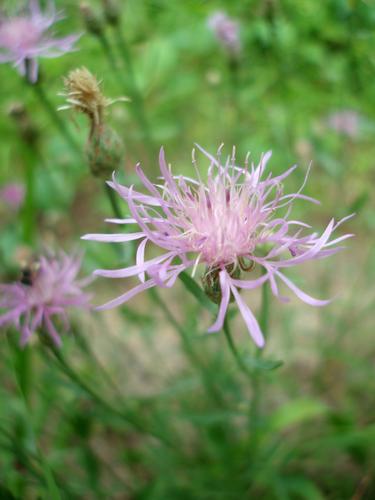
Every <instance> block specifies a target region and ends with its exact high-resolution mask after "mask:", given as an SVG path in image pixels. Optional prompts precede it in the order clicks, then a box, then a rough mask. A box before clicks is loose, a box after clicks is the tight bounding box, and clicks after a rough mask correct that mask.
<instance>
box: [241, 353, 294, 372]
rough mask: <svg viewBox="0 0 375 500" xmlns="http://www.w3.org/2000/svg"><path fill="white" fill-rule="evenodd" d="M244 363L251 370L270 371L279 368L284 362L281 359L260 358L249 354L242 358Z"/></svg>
mask: <svg viewBox="0 0 375 500" xmlns="http://www.w3.org/2000/svg"><path fill="white" fill-rule="evenodd" d="M243 359H244V362H245V363H246V365H247V366H248V367H249V368H250V369H251V370H259V371H271V370H276V369H277V368H280V366H282V365H283V364H284V361H282V360H281V359H262V358H255V357H251V356H246V357H244V358H243Z"/></svg>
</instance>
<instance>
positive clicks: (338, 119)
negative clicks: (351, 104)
mask: <svg viewBox="0 0 375 500" xmlns="http://www.w3.org/2000/svg"><path fill="white" fill-rule="evenodd" d="M327 123H328V126H329V127H330V128H331V129H333V130H335V131H336V132H339V133H340V134H343V135H346V136H347V137H350V138H351V139H355V138H356V137H357V136H358V135H359V125H360V117H359V114H358V113H357V112H356V111H354V110H352V109H344V110H342V111H337V112H336V113H332V114H331V115H329V117H328V119H327Z"/></svg>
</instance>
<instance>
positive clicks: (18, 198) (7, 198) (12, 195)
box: [0, 182, 25, 210]
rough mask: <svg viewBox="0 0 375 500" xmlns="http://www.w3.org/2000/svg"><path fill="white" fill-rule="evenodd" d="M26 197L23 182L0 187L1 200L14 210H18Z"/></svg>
mask: <svg viewBox="0 0 375 500" xmlns="http://www.w3.org/2000/svg"><path fill="white" fill-rule="evenodd" d="M24 198H25V188H24V187H23V185H22V184H19V183H17V182H12V183H10V184H6V185H5V186H3V187H2V188H0V200H1V201H2V202H4V203H5V204H6V205H8V207H10V208H12V209H13V210H18V209H19V208H20V207H21V205H22V203H23V200H24Z"/></svg>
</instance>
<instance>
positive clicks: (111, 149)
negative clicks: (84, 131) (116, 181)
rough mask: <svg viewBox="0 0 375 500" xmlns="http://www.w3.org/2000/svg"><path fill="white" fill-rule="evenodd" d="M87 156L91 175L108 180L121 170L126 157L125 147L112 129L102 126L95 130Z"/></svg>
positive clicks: (90, 139)
mask: <svg viewBox="0 0 375 500" xmlns="http://www.w3.org/2000/svg"><path fill="white" fill-rule="evenodd" d="M86 156H87V161H88V164H89V167H90V170H91V173H92V174H93V175H94V176H95V177H104V178H108V177H110V175H111V174H112V172H113V171H114V170H117V169H118V168H119V165H120V164H121V162H122V160H123V156H124V147H123V144H122V141H121V139H120V138H119V136H118V135H117V133H116V132H115V131H114V130H113V129H112V128H111V127H108V126H101V127H97V128H95V129H94V130H93V133H92V134H91V136H90V138H89V142H88V145H87V149H86Z"/></svg>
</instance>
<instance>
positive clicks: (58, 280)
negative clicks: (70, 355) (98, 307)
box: [0, 252, 90, 346]
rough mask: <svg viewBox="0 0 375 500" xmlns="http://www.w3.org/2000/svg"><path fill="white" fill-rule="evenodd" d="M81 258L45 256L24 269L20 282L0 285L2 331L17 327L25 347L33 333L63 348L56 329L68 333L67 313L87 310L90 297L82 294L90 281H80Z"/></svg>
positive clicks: (62, 254) (0, 322) (61, 254)
mask: <svg viewBox="0 0 375 500" xmlns="http://www.w3.org/2000/svg"><path fill="white" fill-rule="evenodd" d="M80 266H81V258H80V257H78V256H69V255H66V254H65V253H63V252H60V253H59V254H58V255H53V256H47V257H46V256H43V257H41V258H40V259H39V261H38V262H37V263H33V264H31V265H30V266H29V267H25V268H24V269H23V272H22V277H21V279H20V281H18V282H16V283H12V284H2V285H0V310H1V309H3V310H4V312H3V314H1V315H0V327H4V326H14V327H15V328H16V329H18V330H19V331H20V332H21V345H25V344H26V343H27V342H28V340H29V339H30V336H31V334H32V333H33V332H35V331H37V330H40V331H42V332H43V333H46V334H48V335H49V336H50V337H51V339H52V341H53V343H54V344H55V345H57V346H59V345H60V344H61V339H60V335H59V333H58V331H57V328H56V326H55V320H53V319H52V318H56V319H57V320H58V324H59V327H61V328H62V329H63V330H64V331H67V330H68V329H69V319H68V315H67V309H68V308H70V307H78V308H83V307H85V308H86V307H88V303H89V299H90V297H89V295H87V294H86V293H84V292H83V291H82V287H83V286H85V284H86V283H87V280H80V281H79V280H78V279H77V274H78V272H79V269H80Z"/></svg>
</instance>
